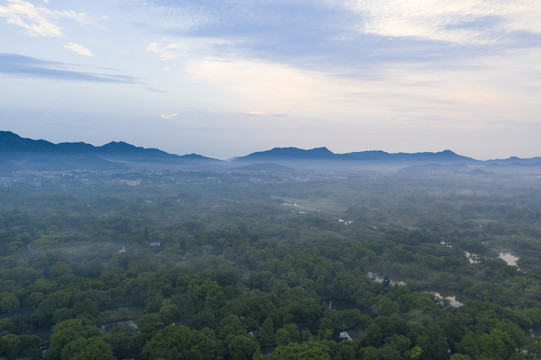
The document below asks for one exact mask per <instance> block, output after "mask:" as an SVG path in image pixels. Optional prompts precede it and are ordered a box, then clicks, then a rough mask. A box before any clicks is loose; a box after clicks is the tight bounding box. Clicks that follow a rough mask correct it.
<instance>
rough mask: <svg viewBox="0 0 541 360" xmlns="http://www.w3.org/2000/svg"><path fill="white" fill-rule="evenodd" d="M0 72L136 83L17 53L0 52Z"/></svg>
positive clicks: (62, 78) (127, 79) (73, 79)
mask: <svg viewBox="0 0 541 360" xmlns="http://www.w3.org/2000/svg"><path fill="white" fill-rule="evenodd" d="M0 74H4V75H7V76H16V77H30V78H46V79H55V80H65V81H90V82H101V83H125V84H133V83H137V82H138V79H136V78H134V77H131V76H126V75H120V74H105V73H95V72H85V71H77V70H72V69H70V67H69V65H68V64H65V63H61V62H55V61H47V60H42V59H37V58H33V57H29V56H24V55H18V54H2V53H0Z"/></svg>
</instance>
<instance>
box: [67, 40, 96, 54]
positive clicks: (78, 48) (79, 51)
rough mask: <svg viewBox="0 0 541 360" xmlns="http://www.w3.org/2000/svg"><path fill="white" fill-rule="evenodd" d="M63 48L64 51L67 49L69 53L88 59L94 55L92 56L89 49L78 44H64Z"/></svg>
mask: <svg viewBox="0 0 541 360" xmlns="http://www.w3.org/2000/svg"><path fill="white" fill-rule="evenodd" d="M64 47H65V48H66V49H69V50H71V51H74V52H76V53H77V54H79V55H83V56H90V57H93V56H94V54H92V52H91V51H90V50H89V49H87V48H86V47H84V46H82V45H80V44H77V43H74V42H69V43H67V44H65V45H64Z"/></svg>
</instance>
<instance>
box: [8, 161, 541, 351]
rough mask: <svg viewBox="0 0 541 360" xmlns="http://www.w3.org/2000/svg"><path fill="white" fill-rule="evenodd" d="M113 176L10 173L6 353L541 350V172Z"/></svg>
mask: <svg viewBox="0 0 541 360" xmlns="http://www.w3.org/2000/svg"><path fill="white" fill-rule="evenodd" d="M111 177H113V180H111ZM127 178H129V179H130V180H129V181H127V180H125V179H127ZM108 179H109V180H108V181H105V180H104V181H102V182H100V181H94V182H86V183H85V182H79V183H77V182H74V183H66V184H60V185H58V184H52V185H46V184H45V185H43V184H42V186H35V184H18V185H12V186H6V187H3V188H0V248H1V253H0V257H1V258H0V358H5V359H62V360H68V359H82V360H85V359H149V360H150V359H266V360H267V359H268V360H274V359H343V360H346V359H374V360H375V359H389V360H391V359H392V360H394V359H452V360H463V359H472V360H473V359H494V360H497V359H540V358H541V337H540V336H541V264H540V262H539V259H540V258H541V181H540V178H539V176H533V175H513V174H508V175H501V176H494V175H490V174H484V173H467V174H455V175H453V174H430V173H429V174H427V173H412V172H407V171H406V172H400V171H398V172H394V171H393V172H366V173H364V172H358V173H356V174H353V175H352V174H349V175H347V176H333V175H332V174H330V175H329V174H324V175H321V174H319V175H318V174H297V175H295V176H285V175H283V174H273V173H269V172H266V171H236V172H235V171H224V172H216V173H208V172H197V171H189V172H188V171H178V172H168V171H163V172H140V173H130V174H123V175H117V178H115V175H111V176H109V178H108ZM130 185H133V186H130ZM513 261H517V262H516V263H514V262H513Z"/></svg>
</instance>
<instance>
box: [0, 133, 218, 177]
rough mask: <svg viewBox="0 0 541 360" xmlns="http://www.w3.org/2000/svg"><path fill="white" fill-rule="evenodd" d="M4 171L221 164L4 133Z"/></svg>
mask: <svg viewBox="0 0 541 360" xmlns="http://www.w3.org/2000/svg"><path fill="white" fill-rule="evenodd" d="M0 159H1V160H2V164H1V166H0V170H1V169H4V170H11V171H14V170H38V171H39V170H74V169H78V170H80V169H83V170H94V169H100V170H115V169H117V170H119V169H127V168H130V167H132V166H134V165H141V164H162V165H169V166H175V165H186V164H195V163H197V164H199V163H205V164H209V163H218V162H220V161H219V160H216V159H211V158H207V157H204V156H201V155H197V154H189V155H184V156H179V155H175V154H169V153H167V152H164V151H161V150H158V149H148V148H143V147H137V146H134V145H131V144H128V143H125V142H122V141H120V142H110V143H108V144H105V145H103V146H93V145H91V144H87V143H84V142H74V143H59V144H53V143H51V142H49V141H45V140H32V139H27V138H22V137H20V136H18V135H17V134H14V133H12V132H9V131H0Z"/></svg>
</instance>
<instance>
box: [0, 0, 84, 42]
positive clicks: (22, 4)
mask: <svg viewBox="0 0 541 360" xmlns="http://www.w3.org/2000/svg"><path fill="white" fill-rule="evenodd" d="M46 3H47V2H46ZM0 17H3V18H5V19H6V21H7V22H8V24H12V25H16V26H20V27H22V28H23V29H25V30H26V32H27V33H28V34H29V35H32V36H50V37H59V36H62V30H61V29H60V26H58V24H56V23H55V21H56V20H58V19H59V18H69V19H73V20H76V21H78V22H84V21H85V19H86V15H85V14H84V13H76V12H75V11H71V10H68V11H54V10H50V9H47V8H45V7H42V6H34V5H33V4H32V3H30V2H27V1H23V0H8V1H7V5H6V6H0Z"/></svg>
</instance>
